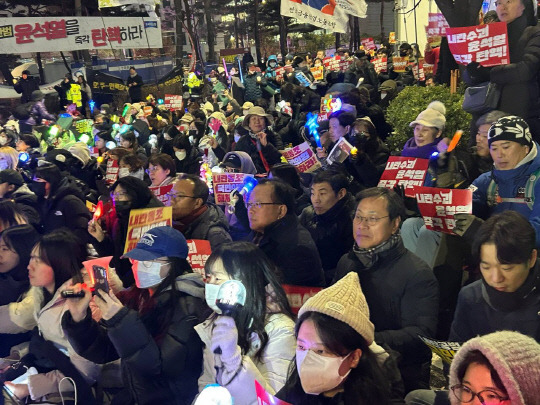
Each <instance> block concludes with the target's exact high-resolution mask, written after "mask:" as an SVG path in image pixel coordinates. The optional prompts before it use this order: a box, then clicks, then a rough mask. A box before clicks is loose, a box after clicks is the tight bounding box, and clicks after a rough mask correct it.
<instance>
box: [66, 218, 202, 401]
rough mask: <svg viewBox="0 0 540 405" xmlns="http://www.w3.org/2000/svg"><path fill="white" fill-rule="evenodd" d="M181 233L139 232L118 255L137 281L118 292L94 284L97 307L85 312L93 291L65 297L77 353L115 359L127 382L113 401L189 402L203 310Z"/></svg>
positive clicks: (90, 357)
mask: <svg viewBox="0 0 540 405" xmlns="http://www.w3.org/2000/svg"><path fill="white" fill-rule="evenodd" d="M187 255H188V246H187V242H186V239H185V238H184V236H183V235H182V234H181V233H180V232H178V231H176V230H174V229H172V228H170V227H167V226H160V227H156V228H152V229H151V230H149V231H148V232H146V233H145V234H144V235H143V236H142V237H141V239H140V240H139V242H138V243H137V246H136V247H135V249H133V250H131V251H129V252H128V253H126V254H125V256H124V257H126V258H129V259H130V260H131V262H132V263H133V266H132V269H133V274H134V276H135V281H136V286H133V287H131V288H130V289H128V290H125V291H122V292H120V293H119V294H118V297H116V296H115V295H114V293H113V292H112V291H110V292H109V293H107V292H104V291H102V290H97V294H96V295H97V297H98V299H96V300H95V303H96V304H97V306H98V307H99V308H100V309H101V312H102V314H103V318H102V321H101V322H100V323H99V324H98V323H97V322H96V321H94V320H93V319H92V317H91V316H90V315H91V313H90V309H89V308H88V304H89V303H90V300H91V298H92V293H91V292H90V291H89V290H88V289H87V288H85V286H83V285H80V284H79V285H76V286H75V287H74V288H73V289H74V290H75V291H84V294H85V295H84V297H83V298H79V299H71V300H69V302H68V308H69V311H67V312H66V313H65V314H64V316H63V318H62V327H63V328H64V330H65V332H66V334H67V337H68V340H69V342H70V343H71V344H72V345H73V347H74V348H75V350H76V351H77V353H79V354H80V355H81V356H82V357H84V358H86V359H88V360H91V361H93V362H95V363H100V364H103V363H106V362H110V361H113V360H117V359H120V360H121V366H122V377H123V380H124V384H125V387H126V389H124V390H122V391H121V392H120V393H118V394H117V395H116V397H117V398H116V399H114V400H113V403H116V401H119V400H120V401H119V403H120V402H121V403H136V404H138V405H152V404H175V405H189V404H191V403H192V401H193V398H194V397H195V395H197V392H198V389H197V379H198V378H199V376H200V374H201V371H202V342H201V340H200V339H199V337H198V336H197V333H196V332H195V329H194V327H195V325H196V324H197V323H198V322H201V321H202V320H203V319H204V317H205V314H208V312H209V310H208V307H207V306H206V304H205V302H204V282H203V279H202V276H201V275H200V274H194V273H193V271H192V270H191V266H190V265H189V262H188V261H187V260H186V258H187Z"/></svg>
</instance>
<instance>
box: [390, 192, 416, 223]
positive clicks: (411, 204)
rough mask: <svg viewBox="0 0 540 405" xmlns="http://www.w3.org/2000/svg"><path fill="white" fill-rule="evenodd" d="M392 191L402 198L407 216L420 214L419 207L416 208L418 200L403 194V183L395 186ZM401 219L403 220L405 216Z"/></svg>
mask: <svg viewBox="0 0 540 405" xmlns="http://www.w3.org/2000/svg"><path fill="white" fill-rule="evenodd" d="M394 192H395V193H396V194H397V195H398V196H399V197H400V198H401V199H402V200H403V204H404V205H405V213H406V215H407V218H410V217H418V216H420V209H419V208H418V201H416V198H413V197H407V196H406V195H405V187H404V186H403V185H401V186H400V185H397V186H395V187H394ZM403 220H405V218H404V219H403Z"/></svg>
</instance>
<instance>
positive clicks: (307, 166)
mask: <svg viewBox="0 0 540 405" xmlns="http://www.w3.org/2000/svg"><path fill="white" fill-rule="evenodd" d="M283 157H285V159H286V160H287V162H289V163H290V164H291V165H293V166H294V167H296V168H297V169H298V170H299V171H300V172H301V173H311V172H313V171H315V170H317V169H320V168H321V162H319V159H317V156H315V153H313V151H312V150H311V148H310V147H309V145H308V143H307V142H304V143H301V144H300V145H297V146H295V147H294V148H291V149H289V150H286V151H285V152H283Z"/></svg>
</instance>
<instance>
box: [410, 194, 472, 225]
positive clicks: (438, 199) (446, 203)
mask: <svg viewBox="0 0 540 405" xmlns="http://www.w3.org/2000/svg"><path fill="white" fill-rule="evenodd" d="M415 192H416V201H417V202H418V209H419V210H420V213H421V214H422V217H423V218H424V224H425V225H426V228H427V229H430V230H432V231H439V232H444V233H449V234H453V232H452V229H454V228H455V226H456V222H455V220H454V215H455V214H459V213H464V214H471V213H472V191H471V190H468V189H466V190H460V189H446V188H436V187H417V188H416V190H415Z"/></svg>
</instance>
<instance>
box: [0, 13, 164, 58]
mask: <svg viewBox="0 0 540 405" xmlns="http://www.w3.org/2000/svg"><path fill="white" fill-rule="evenodd" d="M162 46H163V44H162V39H161V28H160V21H159V19H158V20H156V19H153V18H141V17H9V18H7V17H6V18H0V49H2V52H3V53H17V54H19V53H26V52H44V51H45V52H54V51H76V50H82V49H123V48H161V47H162Z"/></svg>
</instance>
